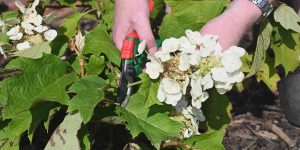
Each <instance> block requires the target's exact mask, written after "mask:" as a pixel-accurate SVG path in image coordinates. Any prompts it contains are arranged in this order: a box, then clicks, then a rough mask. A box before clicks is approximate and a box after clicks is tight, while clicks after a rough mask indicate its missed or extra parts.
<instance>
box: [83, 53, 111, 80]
mask: <svg viewBox="0 0 300 150" xmlns="http://www.w3.org/2000/svg"><path fill="white" fill-rule="evenodd" d="M105 67H106V63H105V58H104V57H102V56H100V57H97V56H95V55H92V56H91V58H90V60H89V63H87V64H86V73H87V74H89V75H99V74H101V73H102V71H103V70H104V69H105Z"/></svg>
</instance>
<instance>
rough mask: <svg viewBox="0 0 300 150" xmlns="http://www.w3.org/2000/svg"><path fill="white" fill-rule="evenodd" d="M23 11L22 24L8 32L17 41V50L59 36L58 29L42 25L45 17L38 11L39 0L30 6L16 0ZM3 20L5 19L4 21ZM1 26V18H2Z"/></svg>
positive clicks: (10, 37) (11, 38)
mask: <svg viewBox="0 0 300 150" xmlns="http://www.w3.org/2000/svg"><path fill="white" fill-rule="evenodd" d="M15 4H16V6H17V7H18V8H19V10H20V11H21V13H22V18H21V21H20V24H17V25H15V26H14V27H12V28H11V29H10V30H9V31H8V32H7V33H6V34H7V36H9V39H10V40H12V41H17V42H18V44H17V45H16V48H17V50H19V51H21V50H25V49H28V48H30V47H31V46H33V45H35V44H38V43H41V42H43V41H52V40H54V39H55V37H56V36H57V32H56V30H53V29H48V27H47V26H44V25H42V22H43V17H42V16H41V15H39V14H38V13H37V11H36V6H37V5H38V4H39V0H35V1H34V2H33V3H32V4H30V5H29V7H26V6H25V5H24V4H22V3H21V2H19V1H16V2H15ZM2 22H3V21H2ZM0 26H1V20H0Z"/></svg>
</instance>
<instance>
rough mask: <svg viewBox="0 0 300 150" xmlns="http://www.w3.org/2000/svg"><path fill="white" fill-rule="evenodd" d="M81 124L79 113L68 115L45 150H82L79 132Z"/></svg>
mask: <svg viewBox="0 0 300 150" xmlns="http://www.w3.org/2000/svg"><path fill="white" fill-rule="evenodd" d="M81 123H82V119H81V117H80V114H79V113H76V114H68V115H67V116H66V117H65V119H64V121H63V122H62V123H61V124H60V125H59V126H58V127H57V128H56V129H55V131H54V132H53V134H52V136H51V138H50V140H49V142H48V143H47V145H46V148H45V150H80V144H79V140H78V138H77V132H78V130H79V129H80V127H81Z"/></svg>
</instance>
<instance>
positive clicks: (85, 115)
mask: <svg viewBox="0 0 300 150" xmlns="http://www.w3.org/2000/svg"><path fill="white" fill-rule="evenodd" d="M105 86H106V82H105V80H103V79H101V78H99V77H97V76H92V75H89V76H85V77H83V78H81V79H80V80H79V81H78V82H76V83H74V84H73V85H72V86H71V87H70V88H69V92H72V93H76V94H77V95H76V96H74V97H73V98H72V99H71V101H70V102H69V111H74V110H79V113H80V115H81V118H82V119H83V122H84V123H87V122H88V121H89V120H90V119H91V117H92V115H93V111H94V108H95V107H96V105H97V104H98V103H99V102H100V101H101V100H103V98H104V92H103V88H104V87H105Z"/></svg>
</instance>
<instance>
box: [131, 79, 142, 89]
mask: <svg viewBox="0 0 300 150" xmlns="http://www.w3.org/2000/svg"><path fill="white" fill-rule="evenodd" d="M142 83H143V81H142V80H141V81H137V82H134V83H130V84H128V85H127V87H133V86H136V85H140V84H142Z"/></svg>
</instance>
